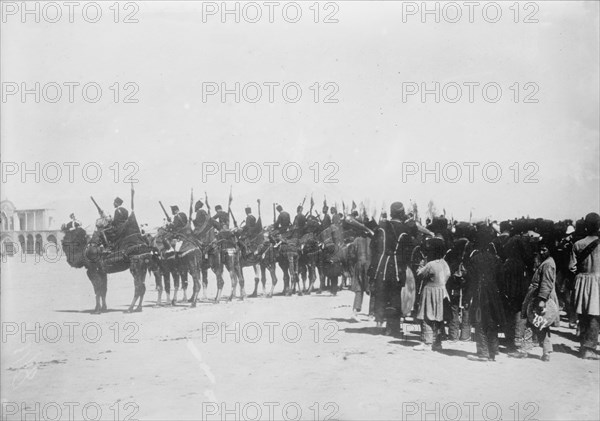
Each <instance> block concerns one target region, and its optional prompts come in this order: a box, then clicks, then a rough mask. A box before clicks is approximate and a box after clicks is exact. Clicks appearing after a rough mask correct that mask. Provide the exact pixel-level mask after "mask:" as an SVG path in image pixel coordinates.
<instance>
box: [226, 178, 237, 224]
mask: <svg viewBox="0 0 600 421" xmlns="http://www.w3.org/2000/svg"><path fill="white" fill-rule="evenodd" d="M231 202H233V186H229V200H228V203H227V212H228V213H229V215H231V219H232V221H233V226H234V227H235V228H237V227H238V224H237V221H236V220H235V216H233V212H232V211H231Z"/></svg>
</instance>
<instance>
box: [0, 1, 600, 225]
mask: <svg viewBox="0 0 600 421" xmlns="http://www.w3.org/2000/svg"><path fill="white" fill-rule="evenodd" d="M110 4H112V2H108V3H102V5H103V16H102V19H100V21H99V22H98V23H95V24H92V23H88V22H86V21H85V20H83V19H82V15H81V11H79V10H76V11H75V15H74V20H75V22H74V23H69V22H68V20H67V17H66V16H63V18H62V20H61V21H60V22H59V23H48V22H44V19H43V16H42V19H41V22H40V23H35V22H34V21H33V18H31V17H28V21H27V22H26V23H22V22H21V16H20V14H19V13H17V14H16V15H8V14H6V13H5V14H4V15H3V19H4V20H6V22H5V23H2V30H1V31H2V32H1V54H2V57H1V58H2V82H3V89H4V91H6V89H10V87H12V86H14V85H10V87H8V85H7V82H8V83H9V84H10V83H17V84H18V85H17V86H19V88H20V86H21V85H20V84H21V82H25V83H26V84H27V86H28V87H30V88H31V87H33V84H34V83H35V82H39V83H40V84H41V86H44V85H46V84H48V83H53V82H55V83H58V84H61V85H62V84H63V83H64V82H78V83H80V84H81V85H84V84H86V83H88V82H95V83H97V84H99V86H100V87H101V88H102V98H101V99H100V100H99V101H98V102H97V103H88V102H86V101H85V100H84V99H83V97H82V94H81V85H80V86H79V88H75V98H74V102H73V103H70V102H69V101H68V89H67V87H66V86H64V85H63V91H62V93H63V96H62V98H61V99H60V100H59V101H58V102H57V103H50V102H49V101H47V100H45V99H44V98H43V97H42V98H41V100H40V103H36V102H35V100H34V97H33V95H29V96H27V97H26V101H25V102H23V101H22V99H21V97H20V95H19V93H17V94H16V95H8V96H6V98H4V99H3V100H4V102H3V103H2V104H1V106H2V116H1V118H2V120H1V129H0V130H1V137H2V161H3V163H4V165H5V167H4V168H3V175H4V176H5V177H6V179H7V183H6V184H4V183H3V186H2V187H3V188H2V199H7V198H8V199H10V200H12V201H13V202H14V204H15V205H16V206H17V208H23V207H28V208H32V207H52V208H55V209H56V212H57V214H58V215H57V216H58V218H59V219H61V220H62V219H64V220H65V221H66V220H68V214H69V213H70V212H71V211H74V212H75V213H76V214H77V216H78V218H79V219H80V220H82V221H83V222H84V225H87V224H89V223H91V222H92V221H93V219H94V218H95V217H96V214H95V209H94V207H93V205H92V203H91V201H90V200H89V196H90V195H93V196H94V197H95V198H96V200H97V201H98V202H99V203H100V204H101V206H102V207H104V208H105V210H110V209H111V208H112V199H113V198H114V196H115V195H118V196H121V197H123V198H124V199H127V200H126V205H127V206H128V207H129V188H130V187H129V185H128V184H126V183H123V182H122V181H123V178H124V176H125V175H127V173H129V172H130V171H127V169H125V168H124V165H125V164H126V163H127V162H133V163H135V167H130V168H136V167H137V170H136V171H137V172H136V173H135V175H134V178H135V179H137V180H138V181H139V182H138V183H136V184H135V189H136V206H135V208H136V214H137V215H138V220H139V221H140V222H149V223H151V224H157V223H160V221H161V220H162V211H161V210H160V208H159V206H158V203H157V201H158V200H162V201H163V203H164V204H165V205H171V204H179V206H180V207H181V208H185V209H186V210H187V207H188V205H189V197H190V188H192V187H193V188H194V191H195V196H196V198H199V196H202V197H203V196H204V191H207V192H208V195H209V200H210V202H211V204H212V205H213V206H214V205H215V204H217V203H221V204H223V205H225V206H226V204H227V196H228V194H229V188H230V185H233V197H234V202H233V209H234V212H235V213H236V215H239V217H240V218H241V216H242V214H243V207H244V206H245V205H246V204H252V205H253V206H254V205H255V204H256V199H257V198H261V199H262V201H263V206H262V210H263V215H265V214H266V215H268V216H269V219H270V217H271V204H272V203H273V202H274V201H277V202H281V203H282V204H283V205H284V207H287V208H288V209H290V210H292V211H293V210H294V209H293V208H295V206H296V205H297V204H298V203H299V202H301V201H302V198H303V197H304V196H305V195H308V196H309V197H310V194H311V193H314V196H315V200H316V202H317V204H318V207H319V208H320V207H321V204H322V200H323V196H324V195H327V198H328V202H329V203H334V202H336V201H337V202H338V204H339V205H340V207H341V201H342V200H344V201H345V202H346V203H350V202H351V201H352V200H353V199H354V200H355V201H356V202H357V203H358V202H360V201H363V200H369V202H370V204H371V205H376V206H377V208H379V207H381V205H382V203H385V204H386V205H387V206H389V204H390V203H391V202H392V201H394V200H400V201H402V202H404V203H405V204H408V203H409V202H410V200H414V201H416V202H417V203H418V205H419V207H420V209H421V211H423V212H424V211H425V210H426V205H427V202H428V201H429V200H430V199H432V200H433V201H434V202H435V204H436V206H437V208H438V209H439V210H440V211H441V210H442V209H443V208H445V209H446V211H447V214H448V216H450V215H453V216H454V217H455V218H457V219H468V217H469V213H470V212H471V211H472V212H473V215H474V217H481V218H483V217H485V216H488V215H491V216H492V217H493V218H498V219H500V218H510V217H519V216H522V215H527V214H529V215H531V216H536V217H537V216H543V217H548V218H553V219H559V218H567V217H570V218H579V217H581V216H583V215H585V214H586V213H587V212H590V211H596V212H597V211H598V210H599V207H600V205H599V195H600V188H599V187H600V181H599V165H600V164H599V159H600V151H599V142H600V141H599V139H600V132H599V118H600V117H599V116H600V107H599V86H598V83H599V80H600V74H599V63H600V57H599V38H600V36H599V21H598V16H599V9H598V3H597V2H571V1H569V2H559V1H553V2H548V3H546V2H538V3H537V4H538V5H539V10H537V11H536V10H533V9H531V10H525V9H523V5H521V9H520V14H519V23H515V22H514V17H515V16H514V11H513V10H509V6H510V5H511V4H512V2H510V3H501V4H502V13H503V14H502V18H501V19H500V20H499V21H498V22H497V23H495V24H493V23H488V22H487V21H486V20H485V19H484V18H483V16H482V11H481V9H480V8H479V9H476V10H475V13H474V19H473V20H474V22H473V23H469V19H468V16H463V17H462V19H461V20H460V21H459V22H458V23H454V24H453V23H448V22H444V15H442V19H441V22H440V23H435V22H434V18H433V17H431V16H426V17H427V21H426V22H425V23H422V22H421V14H420V13H419V12H417V14H416V15H407V14H404V15H403V7H404V11H405V12H406V11H407V5H406V4H404V6H403V5H402V3H401V2H360V1H353V2H338V3H337V6H338V9H339V10H336V9H335V8H334V7H333V6H327V8H325V7H326V6H325V4H321V7H320V14H319V20H323V19H324V18H325V16H326V15H329V14H330V13H334V14H333V17H332V18H333V19H337V20H338V21H339V22H338V23H322V22H319V23H314V21H313V20H314V11H313V10H310V9H309V6H310V4H312V2H310V3H303V4H302V5H301V7H302V12H303V14H302V18H301V19H300V21H299V22H297V23H288V22H286V21H285V20H284V19H283V18H282V12H281V8H282V6H280V7H279V8H277V9H276V10H275V14H274V20H275V22H274V23H269V22H268V16H263V17H262V19H261V21H260V22H258V23H248V22H245V21H244V18H243V17H242V19H241V22H240V23H235V22H234V18H233V17H232V16H226V18H227V22H226V23H222V22H221V15H220V13H217V14H216V15H214V16H213V15H207V14H204V15H203V12H202V10H203V9H202V8H203V5H202V3H201V2H187V1H186V2H168V3H167V2H154V1H153V2H137V5H138V6H139V11H137V12H136V13H135V16H134V17H135V18H136V19H138V20H139V22H138V23H131V24H125V23H118V24H116V23H114V22H113V18H114V15H113V12H112V11H111V10H109V9H108V7H109V5H110ZM215 4H216V5H217V6H220V4H221V2H218V3H215ZM258 4H259V6H261V9H262V12H263V15H265V14H268V9H267V7H266V6H264V5H263V3H262V2H259V3H258ZM281 4H282V5H283V4H284V3H281ZM415 4H416V5H417V6H419V5H420V2H418V3H415ZM458 4H459V5H462V3H458ZM204 7H205V9H206V7H207V4H205V5H204ZM231 7H233V4H232V6H231ZM47 11H48V13H50V10H49V9H48V10H47ZM131 11H134V10H133V9H130V10H121V14H120V16H119V19H120V20H122V19H123V18H124V17H125V16H124V15H127V14H128V13H129V12H131ZM246 11H247V12H248V13H247V14H246V17H247V18H250V19H251V18H253V17H254V11H252V10H250V9H246ZM446 11H447V14H446V17H448V18H452V16H454V15H453V14H452V15H450V12H451V10H450V9H447V10H446ZM250 12H252V13H250ZM462 12H463V13H468V9H467V8H466V7H464V8H463V9H462ZM488 12H489V10H488ZM64 13H67V9H66V8H64V9H63V14H64ZM288 13H289V16H291V17H292V18H293V16H294V13H293V11H292V10H290V9H288ZM490 13H491V12H490ZM530 13H533V16H534V18H535V19H537V20H538V21H539V22H538V23H523V22H522V20H523V19H525V17H526V16H527V15H529V14H530ZM51 16H53V14H52V15H51ZM491 16H492V17H493V13H491ZM203 17H204V19H203ZM403 17H404V19H403ZM488 17H489V16H488ZM203 20H205V21H206V22H203ZM403 20H405V21H406V22H403ZM115 82H119V83H120V94H121V95H120V97H119V103H114V101H113V91H112V90H110V88H109V87H110V86H112V85H113V84H114V83H115ZM127 82H132V83H135V84H136V85H137V86H138V87H139V91H138V92H137V93H135V95H134V96H133V98H136V99H138V100H139V102H138V103H123V99H124V98H123V96H124V95H125V94H127V93H131V92H132V89H129V90H124V86H123V85H124V84H125V83H127ZM235 82H240V84H241V85H242V86H244V85H246V84H248V83H257V84H259V85H262V87H263V92H262V93H263V96H262V98H261V99H260V100H259V101H258V102H256V103H251V102H249V101H246V100H245V99H244V98H242V99H241V101H240V103H235V102H234V100H233V95H229V96H227V97H226V101H225V103H223V102H222V101H221V97H220V95H211V96H208V97H207V98H206V101H205V102H204V101H203V83H204V84H206V83H216V84H217V85H216V86H220V85H221V83H225V84H227V86H228V87H229V88H233V87H234V84H235ZM265 82H267V83H268V82H277V83H280V85H279V86H278V87H277V86H275V87H274V102H273V103H270V102H269V100H268V87H266V86H265V85H264V83H265ZM316 82H318V83H319V84H320V85H319V87H320V89H319V93H320V97H319V102H318V103H315V102H314V92H315V90H314V88H313V90H311V89H310V87H311V86H314V84H315V83H316ZM328 82H329V83H330V85H327V89H325V88H324V85H325V84H326V83H328ZM411 82H415V83H416V85H410V86H413V87H414V86H417V87H420V84H421V82H426V83H427V84H428V86H429V87H433V86H434V82H439V83H440V87H446V88H447V89H446V92H445V93H446V94H447V95H446V97H444V96H442V97H441V98H440V102H439V103H436V102H435V100H434V95H428V96H426V97H425V100H426V101H425V102H423V101H422V100H421V96H420V94H416V95H411V96H408V97H407V98H405V99H404V100H403V84H404V87H405V89H406V87H407V86H408V85H407V83H411ZM286 83H297V84H298V85H299V86H300V87H301V88H302V95H301V97H300V99H299V100H298V102H296V103H288V102H286V101H285V99H284V98H283V95H282V91H281V86H282V85H284V84H286ZM454 83H456V84H458V86H461V87H462V94H463V96H462V98H461V99H460V100H458V101H457V102H455V103H452V102H450V101H449V100H448V99H450V100H451V99H452V97H454V96H455V92H456V91H455V90H453V89H454V88H452V87H453V86H456V85H453V84H454ZM465 83H467V84H469V83H478V84H479V85H478V86H476V85H473V86H476V87H475V88H474V98H473V102H472V103H471V102H469V98H468V96H469V91H468V86H467V85H464V84H465ZM488 83H493V84H497V85H494V86H500V88H501V89H502V97H501V98H500V99H499V100H498V101H497V102H496V103H492V102H488V101H486V100H485V98H484V95H483V93H482V89H481V86H483V85H485V84H488ZM515 83H518V84H519V85H518V89H517V88H516V85H515ZM527 83H529V85H525V84H527ZM448 84H450V85H448ZM204 86H206V85H204ZM213 86H214V85H213ZM526 86H527V88H526ZM511 87H512V89H511ZM334 89H337V91H336V92H334ZM53 92H54V91H52V90H51V89H50V88H49V89H48V91H47V92H46V93H47V94H48V95H52V96H53V95H54V94H53ZM254 92H255V91H254V90H252V89H250V87H249V88H248V90H247V91H246V93H247V94H248V97H250V96H252V97H253V96H254ZM515 92H518V93H519V97H518V99H517V103H515ZM92 93H93V92H92ZM288 93H290V97H292V96H293V94H294V91H293V90H292V91H288ZM327 94H333V96H332V97H331V98H330V99H337V102H334V103H325V102H324V96H325V95H327ZM488 94H489V97H490V98H492V99H493V97H494V96H495V91H494V89H491V90H489V91H488ZM526 98H528V100H537V102H529V103H526V102H525V99H526ZM11 162H15V163H21V162H25V163H26V165H27V166H28V168H34V166H35V163H36V162H39V163H40V166H41V167H44V165H46V164H48V163H49V162H57V163H63V162H78V163H80V166H79V167H78V168H76V169H75V173H74V181H75V182H74V183H70V182H69V180H68V167H66V166H63V167H62V168H63V173H62V177H60V179H59V180H58V182H56V183H51V182H48V181H45V180H43V179H42V180H40V182H39V183H36V182H35V181H34V179H33V176H28V178H27V179H26V182H25V183H23V182H22V181H21V177H20V175H21V174H20V173H18V174H16V175H10V174H8V173H7V171H6V170H7V169H10V170H11V171H10V172H12V167H7V163H11ZM91 162H96V163H98V165H99V167H100V168H101V169H102V171H103V173H102V176H101V177H100V179H99V181H98V182H96V183H91V182H87V181H85V180H84V178H83V176H82V172H81V168H82V166H83V165H85V164H86V163H91ZM115 162H116V163H118V166H119V167H120V169H121V170H120V173H119V174H118V178H119V182H118V183H115V181H114V176H115V172H114V169H115V167H114V166H113V164H114V163H115ZM210 162H215V163H218V164H220V163H225V164H226V165H227V166H228V167H229V168H234V165H235V163H236V162H239V163H240V166H241V167H243V166H244V165H246V164H248V163H252V162H256V163H259V164H261V165H262V163H264V162H278V163H280V166H279V167H275V171H274V181H275V182H274V183H269V174H268V167H266V166H262V169H263V174H262V178H261V179H260V180H259V182H257V183H252V182H249V181H250V180H246V181H244V180H243V179H242V180H240V182H239V183H236V182H235V180H234V179H233V176H232V175H230V176H229V177H228V178H227V179H226V180H225V182H224V183H223V182H222V181H221V177H220V174H217V175H212V176H208V179H207V183H202V168H203V163H210ZM288 162H293V163H296V164H297V165H298V166H299V167H300V168H301V170H302V176H301V177H300V180H299V181H298V182H296V183H292V182H286V181H285V179H284V177H283V175H282V170H281V169H282V167H283V165H284V164H285V163H288ZM315 162H316V163H318V166H319V167H320V171H319V173H318V174H316V173H315V168H316V167H315V166H314V165H315V164H314V163H315ZM327 162H331V163H334V164H333V165H330V166H329V167H327V168H325V167H324V166H325V164H326V163H327ZM412 162H416V163H421V162H425V163H426V164H427V165H428V167H429V168H430V169H433V168H435V163H436V162H439V163H440V168H443V167H444V165H447V164H448V163H450V162H457V163H459V164H460V165H461V167H462V170H463V173H462V176H461V177H460V178H459V179H458V181H457V182H455V183H452V182H450V181H451V180H448V178H454V177H455V176H456V172H455V171H454V170H453V169H452V168H453V167H451V166H446V168H447V169H448V170H449V172H447V173H446V175H447V177H446V179H444V177H443V175H444V174H443V173H442V174H441V175H442V177H441V179H440V182H438V183H436V182H435V180H434V175H429V176H428V177H427V179H426V180H425V182H422V180H421V177H420V174H416V175H410V176H409V175H408V174H407V173H406V171H407V170H409V169H412V168H411V167H410V165H411V164H410V163H412ZM464 162H474V163H478V164H479V166H478V167H474V169H475V170H474V174H473V176H474V182H473V183H471V182H469V174H468V167H466V166H464V165H463V164H462V163H464ZM515 162H516V163H518V166H519V168H520V171H519V172H518V173H516V172H515V169H516V167H514V166H513V164H514V163H515ZM403 163H405V164H404V165H403ZM407 163H408V164H407ZM486 163H497V167H499V168H501V170H502V175H501V176H500V177H499V181H497V182H496V183H492V182H488V181H485V179H484V178H483V175H482V170H481V169H482V167H483V166H484V165H485V164H486ZM526 163H534V164H533V165H532V164H530V165H529V166H527V167H525V165H526ZM407 165H408V166H407ZM473 165H475V164H473ZM511 166H512V167H511ZM47 168H48V171H49V172H48V173H47V174H46V175H49V176H50V177H54V174H55V173H54V172H53V171H52V170H51V169H50V168H49V167H47ZM111 168H112V169H111ZM204 168H206V164H204ZM247 168H249V167H247ZM403 168H404V172H405V174H404V175H405V179H404V180H403ZM511 168H512V169H511ZM332 172H335V174H333V175H332V174H331V173H332ZM93 173H94V172H93V171H92V170H90V172H89V174H91V177H93V175H94V174H93ZM328 174H329V175H332V180H337V183H325V182H324V178H325V176H326V175H328ZM42 175H43V174H42ZM249 175H250V177H254V175H255V173H254V172H252V171H251V172H250V173H249ZM488 175H489V176H490V178H494V177H495V170H494V167H491V169H489V172H488ZM288 176H290V177H291V178H293V177H294V171H292V170H290V171H289V172H288ZM315 176H317V182H316V183H315V180H314V177H315ZM527 176H529V177H530V178H529V179H530V180H531V181H535V180H537V182H534V183H525V182H524V181H525V179H526V177H527ZM515 177H516V179H515ZM3 181H4V180H3ZM307 203H308V199H307Z"/></svg>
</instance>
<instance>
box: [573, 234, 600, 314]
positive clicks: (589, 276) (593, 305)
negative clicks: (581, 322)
mask: <svg viewBox="0 0 600 421" xmlns="http://www.w3.org/2000/svg"><path fill="white" fill-rule="evenodd" d="M597 239H598V236H596V235H588V236H587V237H585V238H583V239H581V240H579V241H577V242H576V243H575V244H574V245H573V250H572V252H571V262H570V264H569V269H570V270H571V272H573V273H575V274H576V276H575V291H574V297H575V310H576V311H577V313H578V314H587V315H590V316H600V245H598V246H596V248H595V249H594V250H593V251H592V252H591V253H590V255H589V256H587V257H586V258H585V259H582V258H581V254H582V252H583V250H584V249H585V248H586V247H587V246H588V245H589V244H590V243H591V242H593V241H595V240H597Z"/></svg>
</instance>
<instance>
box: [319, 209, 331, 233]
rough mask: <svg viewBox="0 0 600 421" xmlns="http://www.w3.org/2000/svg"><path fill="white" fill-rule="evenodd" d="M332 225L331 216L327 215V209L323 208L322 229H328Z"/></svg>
mask: <svg viewBox="0 0 600 421" xmlns="http://www.w3.org/2000/svg"><path fill="white" fill-rule="evenodd" d="M330 225H331V216H329V214H328V213H327V208H323V221H321V228H322V229H324V230H325V229H327V228H328V227H329V226H330Z"/></svg>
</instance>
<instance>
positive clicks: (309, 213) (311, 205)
mask: <svg viewBox="0 0 600 421" xmlns="http://www.w3.org/2000/svg"><path fill="white" fill-rule="evenodd" d="M314 206H315V201H314V200H313V196H312V193H311V195H310V210H309V211H308V213H307V214H305V215H304V217H307V216H308V215H312V211H313V207H314Z"/></svg>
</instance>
